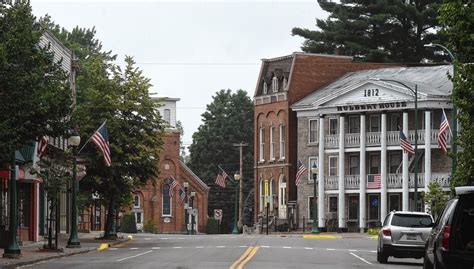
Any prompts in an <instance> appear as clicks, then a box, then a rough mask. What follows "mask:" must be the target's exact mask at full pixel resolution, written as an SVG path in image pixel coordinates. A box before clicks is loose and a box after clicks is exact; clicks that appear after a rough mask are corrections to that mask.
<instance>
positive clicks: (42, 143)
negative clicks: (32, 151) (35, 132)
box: [36, 135, 48, 158]
mask: <svg viewBox="0 0 474 269" xmlns="http://www.w3.org/2000/svg"><path fill="white" fill-rule="evenodd" d="M47 147H48V137H47V136H45V135H44V136H42V137H41V138H40V140H39V141H38V148H37V149H36V153H37V154H38V158H41V157H43V154H44V153H45V152H46V148H47Z"/></svg>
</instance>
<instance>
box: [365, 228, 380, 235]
mask: <svg viewBox="0 0 474 269" xmlns="http://www.w3.org/2000/svg"><path fill="white" fill-rule="evenodd" d="M379 231H380V228H369V230H367V233H368V234H369V235H378V234H379Z"/></svg>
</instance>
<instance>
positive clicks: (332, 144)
mask: <svg viewBox="0 0 474 269" xmlns="http://www.w3.org/2000/svg"><path fill="white" fill-rule="evenodd" d="M438 133H439V130H431V141H430V143H431V144H432V145H433V144H434V145H436V144H437V143H438ZM417 134H418V145H424V144H425V130H418V132H417ZM381 135H382V133H381V132H368V133H366V135H365V141H366V146H368V147H370V146H380V145H381ZM409 137H410V140H411V142H412V144H413V143H415V131H410V132H409ZM450 141H451V137H450V136H449V135H448V144H450ZM324 142H325V144H324V146H325V148H327V149H335V148H338V147H339V134H332V135H326V136H325V137H324ZM387 145H388V146H397V145H400V132H399V131H388V132H387ZM344 146H345V147H347V148H350V147H360V133H347V134H345V135H344Z"/></svg>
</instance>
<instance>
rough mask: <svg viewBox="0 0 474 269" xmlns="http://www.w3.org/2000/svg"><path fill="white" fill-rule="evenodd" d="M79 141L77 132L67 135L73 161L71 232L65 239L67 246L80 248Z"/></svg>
mask: <svg viewBox="0 0 474 269" xmlns="http://www.w3.org/2000/svg"><path fill="white" fill-rule="evenodd" d="M80 143H81V137H80V136H79V135H78V134H73V135H72V136H71V137H69V145H71V147H72V152H73V161H72V178H71V180H72V183H71V229H70V231H71V233H70V235H69V240H68V241H67V245H66V247H67V248H80V247H81V242H80V241H79V236H77V196H76V195H77V189H78V188H77V187H78V182H77V159H76V157H77V146H79V144H80Z"/></svg>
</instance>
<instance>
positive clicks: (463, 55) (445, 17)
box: [439, 0, 474, 187]
mask: <svg viewBox="0 0 474 269" xmlns="http://www.w3.org/2000/svg"><path fill="white" fill-rule="evenodd" d="M439 12H440V16H439V20H440V22H441V24H442V26H443V33H445V34H446V36H447V37H448V42H447V46H448V48H449V49H450V50H451V51H452V52H453V53H454V54H455V55H456V63H455V67H454V68H455V74H454V77H452V79H453V84H454V90H453V102H454V105H455V106H456V107H457V108H458V117H457V120H458V122H459V126H460V127H461V128H460V129H459V133H458V139H457V144H458V145H459V146H460V148H461V150H459V151H458V153H457V155H456V156H454V157H455V158H456V160H457V166H456V171H455V173H454V176H453V179H452V180H451V186H453V187H455V186H462V185H466V184H474V121H473V120H472V119H473V118H474V65H473V64H472V63H473V62H474V34H473V31H472V29H474V16H473V14H474V4H473V3H472V1H465V0H463V1H457V0H445V1H444V3H443V5H442V6H441V8H440V10H439Z"/></svg>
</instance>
